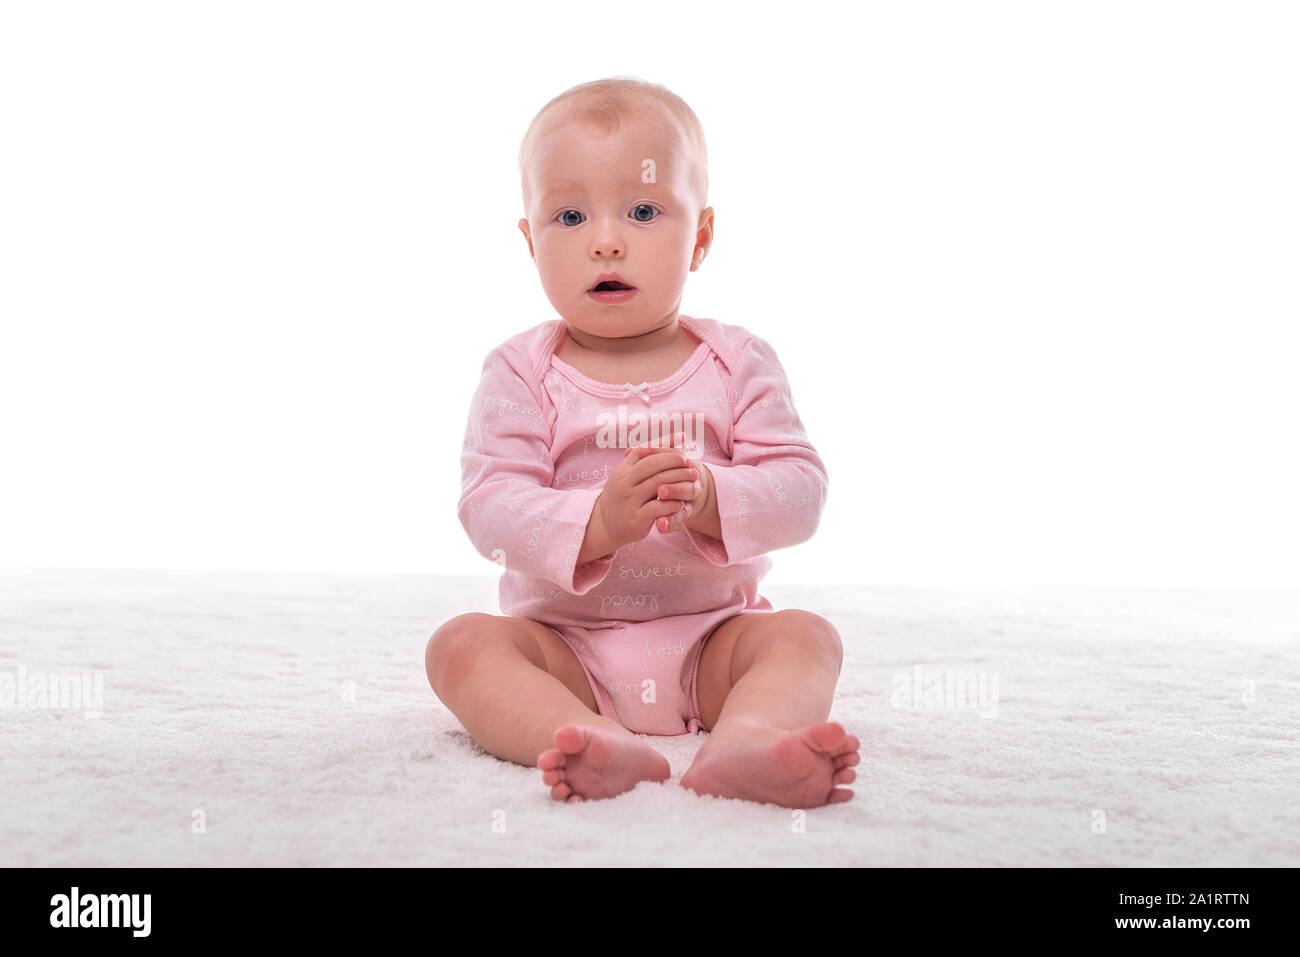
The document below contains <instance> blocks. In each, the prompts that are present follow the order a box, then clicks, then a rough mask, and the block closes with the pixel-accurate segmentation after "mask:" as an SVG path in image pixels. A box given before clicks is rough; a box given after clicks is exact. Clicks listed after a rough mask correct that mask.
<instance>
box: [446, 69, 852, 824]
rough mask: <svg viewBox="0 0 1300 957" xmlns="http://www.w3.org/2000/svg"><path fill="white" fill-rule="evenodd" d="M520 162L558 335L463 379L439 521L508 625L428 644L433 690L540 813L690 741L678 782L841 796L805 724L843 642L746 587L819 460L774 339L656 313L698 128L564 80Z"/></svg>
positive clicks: (696, 205)
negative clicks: (536, 774) (456, 523)
mask: <svg viewBox="0 0 1300 957" xmlns="http://www.w3.org/2000/svg"><path fill="white" fill-rule="evenodd" d="M519 166H520V172H521V179H522V186H523V199H524V210H525V212H526V214H527V218H525V219H521V220H520V221H519V228H520V230H522V232H523V234H524V238H525V240H527V243H528V251H529V253H530V255H531V256H532V258H533V261H534V262H535V263H536V265H537V269H538V272H539V273H540V275H541V281H542V288H543V289H544V290H545V292H546V296H547V298H548V299H549V300H550V301H551V305H552V306H554V307H555V311H556V312H557V313H559V315H560V318H559V319H553V320H550V321H548V322H544V323H542V324H541V325H539V326H536V327H534V328H532V329H529V330H527V331H525V332H521V333H519V334H518V335H516V336H514V337H513V338H511V339H509V340H507V341H506V342H504V343H503V344H502V345H500V346H498V347H497V348H496V349H494V350H493V351H492V352H491V353H490V354H489V355H488V357H487V359H486V361H485V362H484V365H483V376H482V380H481V382H480V385H479V388H478V391H477V393H476V394H475V396H474V400H473V403H472V405H471V409H470V419H469V427H468V429H467V431H466V434H465V445H464V452H463V456H462V476H461V478H462V483H463V491H462V495H461V499H460V506H459V514H460V519H461V522H462V524H463V525H464V526H465V529H466V531H467V532H468V533H469V537H470V540H471V541H472V542H473V543H474V547H475V548H476V549H478V551H479V552H480V553H481V554H482V555H484V556H485V557H490V558H492V559H493V560H494V561H497V562H498V563H499V564H502V565H504V566H505V572H504V574H503V575H502V577H501V583H500V603H501V610H502V611H503V612H504V613H505V614H504V615H500V616H498V615H487V614H467V615H460V616H458V617H456V618H453V619H451V620H450V621H448V622H446V623H445V624H443V625H442V626H441V627H440V628H439V629H438V630H437V631H436V632H435V633H434V635H433V637H432V639H430V641H429V646H428V651H427V653H426V656H425V665H426V668H427V670H428V674H429V683H430V684H431V685H432V686H433V690H434V693H435V694H437V696H438V698H439V699H440V700H441V701H442V702H443V703H444V704H445V705H446V706H447V707H448V708H449V709H450V710H451V711H452V713H453V714H455V715H456V717H457V718H458V719H459V720H460V722H461V723H462V724H463V725H464V726H465V729H466V730H467V731H468V732H469V733H470V734H471V735H472V736H473V737H474V739H475V740H476V741H477V742H478V743H479V744H480V745H481V746H482V747H483V748H485V749H486V750H487V751H489V752H491V753H492V754H494V755H496V756H497V757H499V758H502V759H504V760H508V761H514V762H516V763H519V764H524V765H528V766H530V767H533V766H535V767H538V768H540V769H541V771H542V780H543V781H544V782H545V783H546V784H547V785H548V786H549V787H550V789H551V795H552V797H554V798H555V799H556V800H561V801H570V802H572V801H581V800H583V799H594V798H605V797H611V796H613V795H615V794H619V793H621V792H623V791H626V790H628V789H629V788H632V787H635V786H636V784H637V783H638V782H640V781H658V782H662V781H665V780H667V779H668V778H669V776H670V774H671V772H670V770H669V766H668V761H667V759H666V758H664V756H663V755H662V754H660V753H659V752H658V751H657V750H655V749H654V748H653V747H651V746H650V745H649V744H648V743H647V742H646V740H645V739H644V738H643V737H640V735H647V734H653V735H679V734H692V733H696V732H698V731H700V730H705V731H708V732H709V734H708V736H707V738H706V740H705V742H704V744H703V746H702V747H701V748H700V750H699V752H698V753H697V755H696V757H695V760H694V763H693V764H691V766H690V768H689V769H688V770H687V771H686V773H685V774H684V775H682V779H681V784H682V786H683V787H685V788H689V789H690V790H693V791H695V792H697V793H699V794H713V795H718V796H722V797H735V798H744V799H747V800H752V801H759V802H771V803H774V804H779V805H783V806H786V807H793V808H806V807H815V806H818V805H822V804H827V803H834V802H838V801H847V800H849V799H850V798H851V797H852V796H853V792H852V790H850V789H848V788H844V787H837V785H842V784H847V783H850V782H852V781H853V779H854V776H855V772H854V771H853V770H852V767H853V765H855V764H857V763H858V739H857V738H855V737H853V736H852V735H850V734H846V733H845V730H844V728H843V727H842V726H840V725H839V724H836V723H834V722H828V721H827V720H826V718H827V717H828V716H829V714H830V707H831V699H832V697H833V695H834V692H835V683H836V681H837V680H838V678H839V674H840V666H841V661H842V646H841V644H840V637H839V634H838V633H837V632H836V630H835V628H834V627H833V626H832V625H831V624H830V623H829V622H828V621H826V620H825V619H824V618H821V617H819V616H818V615H815V614H812V613H811V612H807V611H798V610H795V609H789V610H783V611H777V610H775V609H774V608H773V607H772V605H771V603H770V602H769V601H768V600H767V599H766V598H763V597H762V596H760V595H759V594H758V590H757V588H758V582H759V580H760V579H761V578H762V577H763V576H764V575H765V574H766V573H767V571H768V570H769V568H770V567H771V562H770V560H769V559H768V558H766V557H765V553H766V552H769V551H771V550H773V549H777V548H785V547H788V546H791V545H796V544H798V543H800V542H803V541H806V540H807V539H809V538H811V537H812V535H813V532H814V531H815V530H816V528H817V523H818V520H819V518H820V516H821V510H822V505H823V503H824V502H825V499H826V490H827V481H826V469H825V466H824V465H823V463H822V460H821V458H820V457H819V456H818V454H817V452H816V451H815V450H814V449H813V447H812V445H811V444H810V443H809V441H808V437H807V435H806V434H805V433H804V429H803V425H802V423H801V422H800V420H799V416H798V414H797V413H796V412H795V408H794V405H793V403H792V401H791V394H790V387H789V384H788V382H787V380H786V376H785V373H784V371H783V370H782V367H781V364H780V363H779V362H778V360H777V357H776V353H775V352H774V351H773V350H772V347H771V346H770V345H768V344H767V343H766V342H765V341H764V340H762V339H760V338H758V337H757V336H755V335H753V334H752V333H750V332H748V331H747V330H745V329H744V328H742V327H741V326H738V325H728V324H725V323H721V322H718V321H717V320H713V319H695V318H692V317H690V316H686V315H682V314H680V313H679V312H678V311H677V310H678V306H679V305H680V303H681V299H682V288H683V287H684V286H685V284H686V276H687V273H689V272H693V271H695V270H696V269H699V268H700V264H701V263H702V262H704V258H705V256H707V255H708V252H709V248H710V246H711V245H712V242H713V209H712V208H711V207H708V206H706V205H705V203H706V197H707V193H708V173H707V156H706V153H705V145H704V134H703V130H702V129H701V127H700V123H699V120H698V119H697V118H696V116H695V113H694V112H693V111H692V110H691V108H690V107H689V106H687V104H686V103H685V102H684V101H683V100H681V99H679V98H678V97H677V96H676V95H674V94H673V93H671V92H670V91H668V90H667V89H666V88H664V87H662V86H660V85H658V84H651V83H646V82H644V81H641V80H635V79H624V78H617V79H608V80H598V81H595V82H592V83H584V84H582V85H580V86H576V87H574V88H572V89H570V90H567V91H565V92H564V93H562V94H560V95H559V96H557V97H556V98H555V99H553V100H551V101H550V102H549V103H547V104H546V105H545V106H544V107H542V109H541V111H540V112H539V113H538V114H537V116H536V117H534V119H533V122H532V124H531V126H530V127H529V129H528V131H527V133H526V134H525V136H524V139H523V142H522V144H521V145H520V150H519Z"/></svg>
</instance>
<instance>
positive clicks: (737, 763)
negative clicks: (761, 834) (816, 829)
mask: <svg viewBox="0 0 1300 957" xmlns="http://www.w3.org/2000/svg"><path fill="white" fill-rule="evenodd" d="M724 733H725V734H726V737H725V738H724V739H722V740H719V741H718V742H717V743H716V744H715V745H714V747H713V748H712V749H710V750H709V751H708V753H707V754H705V753H704V750H703V749H702V750H701V754H700V758H702V759H703V760H700V759H699V758H697V760H696V762H695V763H694V764H692V765H691V767H690V769H689V770H688V771H687V772H686V773H685V774H683V775H682V787H684V788H690V789H691V790H692V791H695V792H696V793H698V794H714V795H717V796H718V797H731V798H743V799H744V800H746V801H759V802H761V803H771V804H780V805H781V806H782V807H820V806H821V805H823V804H837V803H839V802H840V801H847V800H849V799H851V798H852V797H853V792H852V791H850V790H849V789H847V788H837V787H836V786H835V785H837V784H848V783H850V782H851V781H853V779H854V778H856V777H857V773H856V772H855V771H853V770H852V766H853V765H855V764H857V763H858V761H859V757H858V739H857V738H855V737H854V736H853V735H851V734H845V733H844V728H843V727H842V726H841V725H838V724H836V723H835V722H833V721H831V722H826V723H824V724H810V725H808V726H807V727H806V728H800V729H799V730H798V731H786V730H785V729H783V728H768V727H763V726H762V725H741V726H739V727H736V726H731V727H729V728H727V729H726V730H725V732H724ZM704 747H705V748H706V749H707V748H708V742H706V743H705V746H704Z"/></svg>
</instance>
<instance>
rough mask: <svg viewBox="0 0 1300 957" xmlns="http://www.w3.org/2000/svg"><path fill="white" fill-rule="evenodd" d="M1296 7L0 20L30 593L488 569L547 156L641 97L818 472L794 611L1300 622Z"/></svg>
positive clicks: (8, 277) (724, 304)
mask: <svg viewBox="0 0 1300 957" xmlns="http://www.w3.org/2000/svg"><path fill="white" fill-rule="evenodd" d="M1296 11H1297V7H1296V6H1295V5H1294V4H1288V3H1229V2H1223V3H1195V2H1178V3H1152V2H1131V0H1130V2H1122V3H1114V2H1104V3H1103V2H1095V0H1094V2H1087V3H1082V2H1081V3H1068V4H1067V3H1045V2H1022V3H1005V2H999V3H969V2H966V3H921V2H907V3H901V2H900V3H890V4H862V3H854V4H847V3H845V4H799V5H795V6H791V7H787V6H763V5H761V4H748V5H739V4H730V3H727V4H723V3H718V4H708V3H699V2H694V0H692V2H687V3H672V2H656V3H654V4H648V5H647V4H588V3H555V2H547V3H545V4H531V3H530V4H524V3H517V4H501V3H494V4H479V5H474V4H434V3H419V4H405V3H403V4H398V3H374V2H367V3H361V2H355V3H320V2H313V3H276V2H256V3H243V2H230V0H226V2H221V3H204V4H198V3H178V2H168V3H161V2H160V3H124V2H115V3H111V4H106V3H58V2H42V3H5V4H4V5H3V6H0V138H2V148H0V323H2V335H0V455H2V456H3V460H2V462H0V565H3V566H23V567H42V566H45V567H72V566H75V567H112V568H192V569H216V568H235V569H250V570H254V569H269V570H302V571H340V572H415V573H461V574H464V573H478V574H491V573H493V572H494V571H496V566H494V565H493V564H492V563H491V562H489V561H488V560H487V559H485V558H482V557H480V556H479V555H478V554H477V553H476V552H475V551H474V550H473V549H472V547H471V546H470V544H469V541H468V539H467V537H466V535H465V533H464V530H463V529H462V528H461V526H460V524H459V522H458V520H457V517H456V503H457V497H458V494H459V453H460V446H461V441H462V438H463V434H464V428H465V420H466V416H467V413H468V410H469V400H470V397H471V395H472V394H473V391H474V388H475V385H476V383H477V381H478V376H479V371H480V368H481V365H482V361H483V358H484V356H485V355H486V354H487V352H488V351H489V350H490V349H491V348H492V347H493V346H495V345H497V344H498V343H500V342H501V341H503V340H504V339H506V338H508V337H509V336H511V335H513V334H514V333H516V332H519V331H521V330H523V329H526V328H529V327H532V326H535V325H536V324H538V323H540V322H543V321H545V320H548V319H552V318H555V313H554V311H553V310H552V309H551V307H550V304H549V303H548V302H547V300H546V298H545V296H544V294H543V292H542V289H541V286H540V284H539V282H538V279H537V273H536V269H535V267H534V266H533V264H532V262H531V260H530V259H529V258H528V254H527V250H526V246H525V243H524V239H523V237H522V235H521V234H520V232H519V231H518V229H517V228H516V225H515V223H516V221H517V220H518V219H519V217H520V216H521V215H522V212H523V211H522V201H521V198H520V194H519V181H518V171H517V169H516V165H515V162H516V150H517V148H518V145H519V140H520V138H521V137H522V135H523V133H524V129H525V128H526V126H527V124H528V122H529V120H530V119H531V118H532V116H533V114H534V113H535V112H536V111H537V110H538V109H539V108H540V107H541V106H542V105H543V104H544V103H545V102H546V101H547V100H549V99H550V98H551V97H552V96H554V95H555V94H557V93H559V92H561V91H562V90H564V89H566V88H568V87H569V86H572V85H574V84H576V83H580V82H583V81H585V80H590V79H595V78H598V77H602V76H610V75H631V76H637V77H641V78H643V79H648V80H652V81H656V82H660V83H664V84H665V85H667V86H668V87H669V88H670V89H672V90H674V91H675V92H676V93H678V94H679V95H681V96H682V97H683V98H685V99H686V100H687V101H688V102H689V103H690V104H691V105H692V107H693V108H694V109H695V111H696V113H697V114H698V115H699V117H700V119H701V120H702V122H703V123H704V126H705V131H706V135H707V138H708V144H709V156H710V177H711V184H710V185H711V189H710V197H709V199H710V203H711V205H713V207H714V208H715V211H716V239H715V244H714V247H713V250H712V253H711V255H710V256H709V258H708V260H707V261H706V262H705V264H704V266H703V268H702V269H701V270H700V271H699V272H697V273H693V274H692V275H691V277H690V279H689V281H688V283H687V287H686V291H685V296H684V300H683V305H682V311H683V312H685V313H686V314H688V315H694V316H705V317H712V318H716V319H719V320H721V321H723V322H729V323H736V324H740V325H743V326H745V327H747V328H749V329H750V330H752V331H754V332H756V333H757V334H759V335H761V336H763V337H764V338H765V339H767V340H768V341H769V342H771V343H772V344H773V346H774V347H775V348H776V349H777V352H778V354H779V355H780V356H781V358H782V361H783V363H784V365H785V368H786V371H787V373H788V375H789V376H790V379H791V383H792V386H793V394H794V400H795V403H796V405H797V407H798V409H799V412H800V415H801V417H802V418H803V420H804V423H805V425H806V427H807V429H808V432H809V435H810V437H811V439H812V441H813V443H814V445H815V446H816V447H817V448H818V450H819V451H820V452H821V454H822V455H823V457H824V459H825V461H826V463H827V469H828V473H829V477H830V482H831V494H830V500H829V504H828V505H827V508H826V511H825V512H824V514H823V518H822V525H821V528H820V530H819V532H818V534H817V535H816V536H815V537H814V538H813V539H812V540H811V541H809V542H807V543H805V544H803V545H800V546H798V547H796V548H792V549H788V550H783V551H779V552H776V553H774V554H773V556H772V557H773V560H774V563H775V568H774V570H773V572H772V573H771V575H770V576H769V578H768V581H769V582H773V583H778V582H779V583H794V582H807V583H820V582H835V583H862V584H934V585H941V584H948V585H960V584H971V585H977V584H1024V585H1054V584H1061V585H1099V586H1111V585H1131V586H1145V587H1186V588H1192V587H1218V588H1294V587H1300V547H1297V542H1300V507H1298V506H1297V501H1296V490H1297V489H1300V452H1298V451H1297V442H1296V434H1295V433H1296V431H1297V429H1296V418H1297V411H1298V410H1300V384H1298V382H1300V377H1298V376H1297V372H1296V367H1297V360H1298V358H1300V352H1298V351H1297V348H1296V340H1297V338H1300V336H1297V332H1296V327H1297V321H1298V320H1300V308H1298V305H1300V283H1298V276H1297V272H1298V269H1297V266H1298V265H1300V228H1298V224H1300V176H1298V175H1297V172H1296V171H1297V170H1300V124H1298V123H1297V117H1300V57H1297V55H1296V51H1297V49H1300V29H1297V27H1298V24H1300V14H1297V12H1296Z"/></svg>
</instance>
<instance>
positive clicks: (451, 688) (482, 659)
mask: <svg viewBox="0 0 1300 957" xmlns="http://www.w3.org/2000/svg"><path fill="white" fill-rule="evenodd" d="M424 663H425V670H426V671H427V672H428V675H429V684H430V686H431V687H432V688H433V691H434V694H436V695H437V696H438V699H439V700H440V701H442V703H443V704H445V705H446V706H447V708H448V709H449V710H450V711H451V712H452V714H454V715H455V716H456V717H457V718H458V719H459V720H460V723H461V724H463V725H464V726H465V730H466V731H468V732H469V733H470V735H471V736H473V738H474V740H475V741H477V742H478V743H479V745H480V746H482V747H483V749H484V750H485V751H488V752H490V753H491V754H494V755H496V756H497V757H498V758H501V759H503V760H505V761H513V762H515V763H516V764H523V765H526V766H528V767H540V768H541V769H542V770H543V772H544V773H543V776H542V778H543V780H544V781H545V783H546V784H548V785H551V794H552V796H553V797H555V798H556V799H557V800H570V801H572V800H580V799H582V798H598V797H610V796H612V795H614V794H618V793H621V792H622V791H626V790H628V789H629V788H632V787H634V786H635V785H636V783H637V782H638V781H646V780H652V781H664V780H667V778H668V776H669V775H670V774H671V771H670V769H669V767H668V761H667V759H666V758H665V757H664V756H663V755H661V754H660V753H659V752H658V751H656V750H655V749H654V748H652V747H650V746H649V745H647V744H646V743H645V742H643V741H642V740H640V739H639V738H638V737H636V735H634V734H633V733H632V732H631V731H628V730H627V729H626V728H624V727H623V726H622V725H620V724H619V723H618V722H616V721H612V720H611V719H609V718H606V717H604V716H602V715H601V714H599V713H597V711H596V699H595V697H594V696H593V695H592V692H591V686H590V685H589V684H588V683H587V678H586V675H585V674H584V673H583V670H582V665H581V664H580V663H579V662H578V659H577V657H575V656H574V654H573V652H572V651H571V650H570V649H569V646H568V645H566V644H565V643H564V642H563V641H562V640H561V639H560V637H559V636H558V635H557V634H556V633H555V632H554V631H552V630H551V629H550V628H547V627H546V626H545V625H542V624H540V623H538V622H535V621H530V620H528V619H526V618H511V617H507V616H504V615H485V614H468V615H459V616H457V617H455V618H453V619H451V620H450V621H448V622H446V623H445V624H443V625H442V627H440V628H439V629H438V630H437V631H436V632H434V634H433V637H432V638H431V639H429V646H428V649H427V650H426V651H425V658H424Z"/></svg>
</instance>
